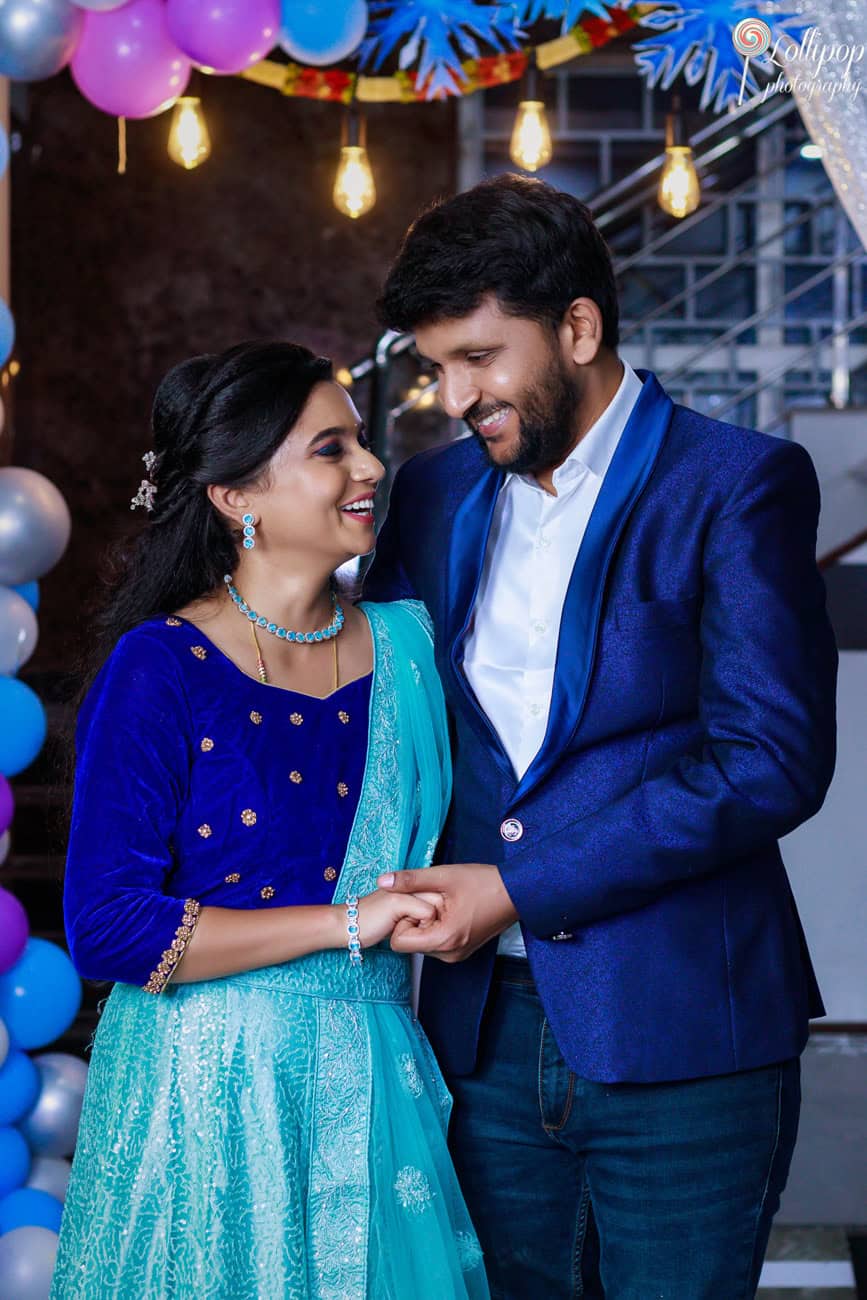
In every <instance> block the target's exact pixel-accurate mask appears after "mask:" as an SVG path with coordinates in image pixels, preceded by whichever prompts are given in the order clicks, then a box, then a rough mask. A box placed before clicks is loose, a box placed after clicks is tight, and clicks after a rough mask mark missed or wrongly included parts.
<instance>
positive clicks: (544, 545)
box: [539, 533, 551, 551]
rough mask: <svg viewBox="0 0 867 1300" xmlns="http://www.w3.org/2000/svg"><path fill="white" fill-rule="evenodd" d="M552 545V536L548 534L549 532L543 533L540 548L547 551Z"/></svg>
mask: <svg viewBox="0 0 867 1300" xmlns="http://www.w3.org/2000/svg"><path fill="white" fill-rule="evenodd" d="M550 545H551V538H550V537H549V536H548V535H547V533H542V535H541V536H540V538H539V548H540V550H543V551H547V549H548V547H549V546H550Z"/></svg>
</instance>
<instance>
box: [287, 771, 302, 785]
mask: <svg viewBox="0 0 867 1300" xmlns="http://www.w3.org/2000/svg"><path fill="white" fill-rule="evenodd" d="M289 780H290V781H291V782H292V784H293V785H300V784H301V782H302V781H303V780H304V778H303V776H302V775H301V773H300V772H290V773H289Z"/></svg>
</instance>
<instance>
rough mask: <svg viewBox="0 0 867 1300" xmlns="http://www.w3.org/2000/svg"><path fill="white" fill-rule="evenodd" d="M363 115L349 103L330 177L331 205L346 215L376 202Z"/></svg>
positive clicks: (358, 214)
mask: <svg viewBox="0 0 867 1300" xmlns="http://www.w3.org/2000/svg"><path fill="white" fill-rule="evenodd" d="M366 145H367V129H366V123H365V120H364V118H363V117H362V116H361V115H360V114H359V112H358V110H357V109H356V108H355V107H354V106H353V105H351V104H350V106H349V108H348V109H347V110H346V115H345V117H344V119H343V139H342V142H341V146H340V162H339V164H338V167H337V175H336V176H335V178H334V194H333V198H334V206H335V207H336V208H337V210H338V212H343V213H344V214H345V215H346V216H347V217H352V219H353V220H355V218H356V217H363V216H364V214H365V212H369V211H370V209H371V208H372V207H373V205H374V203H375V202H376V185H375V184H374V182H373V172H372V171H371V170H370V161H369V159H368V157H367V147H366Z"/></svg>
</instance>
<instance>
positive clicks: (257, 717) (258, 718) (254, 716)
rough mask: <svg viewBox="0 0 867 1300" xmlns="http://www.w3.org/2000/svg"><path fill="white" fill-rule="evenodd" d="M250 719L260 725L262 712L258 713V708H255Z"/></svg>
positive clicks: (255, 724) (254, 723)
mask: <svg viewBox="0 0 867 1300" xmlns="http://www.w3.org/2000/svg"><path fill="white" fill-rule="evenodd" d="M250 721H251V722H252V723H253V725H254V726H256V727H258V725H259V723H260V722H261V721H262V714H261V713H257V712H256V710H255V709H254V710H253V712H252V713H251V714H250Z"/></svg>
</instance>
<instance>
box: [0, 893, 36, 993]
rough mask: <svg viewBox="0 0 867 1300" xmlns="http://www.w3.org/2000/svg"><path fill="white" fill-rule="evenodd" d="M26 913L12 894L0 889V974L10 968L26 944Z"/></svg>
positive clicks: (27, 927)
mask: <svg viewBox="0 0 867 1300" xmlns="http://www.w3.org/2000/svg"><path fill="white" fill-rule="evenodd" d="M29 933H30V927H29V925H28V924H27V913H26V912H25V911H24V908H23V907H22V905H21V904H20V903H19V902H18V899H17V898H16V897H15V895H14V894H10V893H9V890H8V889H0V974H3V973H4V972H5V971H7V970H10V969H11V967H12V966H14V965H15V963H16V962H17V961H18V959H19V958H20V956H21V954H22V953H23V951H24V949H25V947H26V946H27V936H28V934H29Z"/></svg>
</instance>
